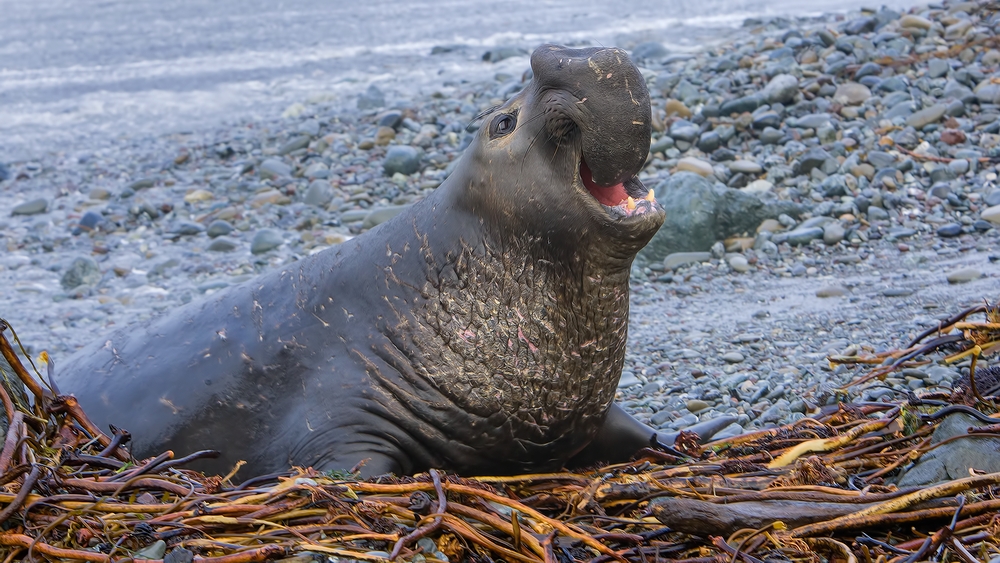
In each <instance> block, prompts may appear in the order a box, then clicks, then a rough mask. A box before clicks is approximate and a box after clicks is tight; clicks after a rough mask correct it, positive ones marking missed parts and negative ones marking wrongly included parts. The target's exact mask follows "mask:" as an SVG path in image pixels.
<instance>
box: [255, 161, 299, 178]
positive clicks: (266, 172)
mask: <svg viewBox="0 0 1000 563" xmlns="http://www.w3.org/2000/svg"><path fill="white" fill-rule="evenodd" d="M291 175H292V167H291V166H289V165H287V164H285V163H284V162H282V161H280V160H278V159H276V158H268V159H265V160H264V162H261V163H260V177H261V178H273V179H277V178H288V177H290V176H291Z"/></svg>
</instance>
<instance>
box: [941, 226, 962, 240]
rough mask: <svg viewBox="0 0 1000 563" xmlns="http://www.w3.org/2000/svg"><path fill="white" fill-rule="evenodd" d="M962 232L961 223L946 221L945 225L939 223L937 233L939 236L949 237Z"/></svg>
mask: <svg viewBox="0 0 1000 563" xmlns="http://www.w3.org/2000/svg"><path fill="white" fill-rule="evenodd" d="M960 234H962V225H959V224H958V223H948V224H947V225H941V226H940V227H938V230H937V235H938V236H939V237H945V238H951V237H957V236H958V235H960Z"/></svg>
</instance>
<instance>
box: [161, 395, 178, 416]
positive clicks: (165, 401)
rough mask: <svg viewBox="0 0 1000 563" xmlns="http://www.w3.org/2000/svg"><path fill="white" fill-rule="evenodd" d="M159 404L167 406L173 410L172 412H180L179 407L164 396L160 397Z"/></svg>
mask: <svg viewBox="0 0 1000 563" xmlns="http://www.w3.org/2000/svg"><path fill="white" fill-rule="evenodd" d="M160 404H161V405H164V406H166V407H167V408H169V409H170V410H172V411H174V412H173V414H180V412H181V409H179V408H178V407H177V406H176V405H174V404H173V403H171V402H170V399H168V398H166V397H160Z"/></svg>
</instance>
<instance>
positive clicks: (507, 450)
mask: <svg viewBox="0 0 1000 563" xmlns="http://www.w3.org/2000/svg"><path fill="white" fill-rule="evenodd" d="M525 244H529V245H530V244H537V241H527V242H525V241H515V242H514V244H513V245H512V246H511V247H508V248H505V249H502V247H499V246H494V245H485V244H483V245H479V246H478V247H470V246H467V245H461V247H460V248H459V249H458V250H457V251H456V252H455V254H454V258H453V259H452V258H451V257H450V256H445V257H435V256H433V255H427V256H426V261H427V265H428V266H429V270H428V274H430V275H429V279H428V280H427V281H426V283H424V284H423V285H422V286H421V287H420V288H419V295H418V297H417V298H416V299H415V300H414V301H413V302H410V303H400V307H398V308H397V307H394V310H401V311H403V312H404V313H403V314H401V315H399V316H398V317H397V318H396V319H395V320H396V322H395V323H387V326H386V329H387V330H386V332H387V333H388V335H389V337H390V339H391V341H392V343H393V346H394V348H395V350H392V352H396V351H398V352H399V353H400V356H398V358H399V359H402V358H403V357H405V358H408V359H409V361H410V363H411V364H412V366H413V367H412V369H413V374H414V375H415V376H416V377H417V378H419V379H420V380H426V381H429V382H431V383H432V384H433V386H434V387H435V389H436V391H437V392H439V393H440V395H441V400H444V401H448V402H449V403H450V405H449V406H448V409H449V410H450V411H451V413H450V415H449V416H448V417H447V418H448V424H447V425H445V426H443V427H441V428H439V431H440V432H441V433H442V434H443V435H445V436H447V437H448V439H449V440H450V441H451V442H452V443H457V444H462V446H452V452H451V454H450V455H452V456H453V457H459V456H460V457H461V462H460V464H461V465H462V466H465V467H467V468H469V469H470V470H471V471H472V472H477V471H497V468H503V470H504V472H516V471H528V470H541V469H558V468H559V467H560V466H561V464H562V463H564V462H565V461H566V459H567V457H568V456H569V454H572V453H575V452H576V451H578V450H580V449H581V448H582V447H583V446H584V445H585V444H586V443H587V442H588V441H589V440H590V438H592V437H593V434H594V433H595V432H596V431H597V428H598V426H599V425H600V421H601V420H603V417H604V414H605V412H606V411H607V408H608V406H609V405H610V404H611V401H612V400H613V398H614V392H615V388H616V386H617V383H618V379H619V376H620V374H621V368H622V363H623V361H624V355H625V339H626V331H627V319H628V285H627V281H628V280H627V277H626V276H625V275H622V274H620V273H619V274H618V275H613V276H606V275H602V274H599V273H596V272H589V273H588V272H587V271H586V270H587V267H586V266H585V265H584V264H580V263H577V264H554V263H552V262H550V261H547V260H537V259H533V258H532V254H531V253H530V252H526V251H525V249H524V248H522V246H524V245H525ZM390 283H391V279H390ZM383 385H384V386H386V387H387V388H390V387H391V383H390V382H389V381H388V380H383ZM400 389H401V390H402V389H407V388H406V387H401V388H400ZM405 395H406V391H401V396H400V398H401V399H402V398H404V397H405ZM421 399H422V400H421ZM428 399H432V398H431V397H420V398H418V400H417V401H416V402H417V403H418V404H426V403H427V402H428ZM402 402H404V403H407V404H412V403H413V402H412V401H405V400H403V401H402ZM442 455H445V454H442ZM450 461H459V460H458V459H453V460H450Z"/></svg>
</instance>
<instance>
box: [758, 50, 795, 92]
mask: <svg viewBox="0 0 1000 563" xmlns="http://www.w3.org/2000/svg"><path fill="white" fill-rule="evenodd" d="M789 51H790V49H789ZM790 55H791V53H790ZM798 93H799V81H798V79H797V78H795V77H794V76H792V75H790V74H779V75H777V76H775V77H774V78H772V79H771V81H770V82H768V83H767V86H765V87H764V90H763V91H762V92H761V95H762V96H763V97H764V98H765V99H766V100H767V101H768V103H771V104H778V103H780V104H786V103H788V102H791V101H792V100H793V99H794V98H795V95H796V94H798Z"/></svg>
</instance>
